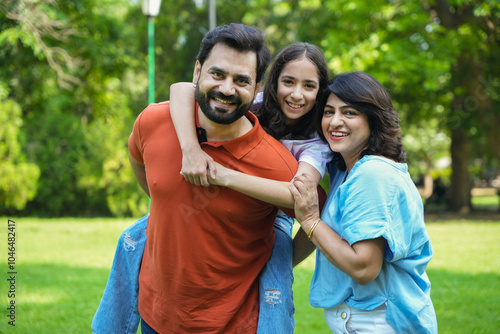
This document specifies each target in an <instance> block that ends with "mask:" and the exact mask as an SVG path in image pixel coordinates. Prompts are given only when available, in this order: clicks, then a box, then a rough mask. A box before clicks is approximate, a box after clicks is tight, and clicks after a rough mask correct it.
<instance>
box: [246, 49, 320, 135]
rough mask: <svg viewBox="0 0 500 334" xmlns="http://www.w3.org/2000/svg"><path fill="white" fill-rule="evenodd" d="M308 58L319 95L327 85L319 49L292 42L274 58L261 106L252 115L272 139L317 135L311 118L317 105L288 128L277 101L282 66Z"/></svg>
mask: <svg viewBox="0 0 500 334" xmlns="http://www.w3.org/2000/svg"><path fill="white" fill-rule="evenodd" d="M302 58H307V59H309V60H310V61H311V62H312V63H313V64H315V65H316V69H317V70H318V78H319V90H318V96H319V94H320V92H321V91H323V90H324V89H325V87H326V85H327V84H328V76H329V75H328V73H329V72H328V65H327V63H326V60H325V56H324V55H323V53H322V52H321V50H320V49H319V48H318V47H317V46H315V45H312V44H308V43H302V42H299V43H293V44H291V45H289V46H287V47H285V48H284V49H283V50H282V51H281V52H280V53H279V54H278V55H277V56H276V58H275V59H274V62H273V64H272V65H271V70H270V71H269V74H268V78H267V80H266V83H265V84H264V90H263V103H262V105H261V106H260V108H259V109H257V110H256V111H255V114H256V115H257V117H258V118H259V121H260V123H261V125H262V127H263V128H264V130H266V132H267V133H269V134H270V135H271V136H273V137H274V138H276V139H278V140H280V139H309V138H311V137H312V136H313V135H314V133H315V132H316V128H315V124H314V115H315V113H316V109H317V104H315V105H314V107H313V108H312V109H311V110H310V111H309V112H308V113H307V114H305V115H304V116H302V118H301V119H300V122H298V123H297V125H296V126H294V127H291V128H289V127H287V120H286V116H285V114H284V113H283V111H282V110H281V107H280V105H279V102H278V80H279V77H280V75H281V72H282V71H283V69H284V68H285V66H286V65H287V64H288V63H290V62H292V61H295V60H300V59H302Z"/></svg>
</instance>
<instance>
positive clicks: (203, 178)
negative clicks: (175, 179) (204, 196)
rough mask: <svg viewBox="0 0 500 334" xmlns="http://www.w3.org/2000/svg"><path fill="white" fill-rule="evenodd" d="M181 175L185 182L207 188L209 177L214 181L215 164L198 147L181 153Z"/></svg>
mask: <svg viewBox="0 0 500 334" xmlns="http://www.w3.org/2000/svg"><path fill="white" fill-rule="evenodd" d="M181 174H182V176H184V179H186V181H188V182H191V183H192V184H194V185H197V186H199V185H202V186H204V187H208V186H209V185H210V182H209V177H210V178H211V179H215V177H216V169H215V162H214V159H212V157H211V156H209V155H208V154H206V153H205V152H204V151H203V150H202V149H201V148H200V147H199V146H195V147H193V148H192V149H191V150H189V151H187V150H186V151H183V152H182V169H181Z"/></svg>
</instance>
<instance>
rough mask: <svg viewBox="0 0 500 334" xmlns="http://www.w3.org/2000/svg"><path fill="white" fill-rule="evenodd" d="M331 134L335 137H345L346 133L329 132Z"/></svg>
mask: <svg viewBox="0 0 500 334" xmlns="http://www.w3.org/2000/svg"><path fill="white" fill-rule="evenodd" d="M331 134H332V136H335V137H346V136H347V135H348V134H347V133H345V132H331Z"/></svg>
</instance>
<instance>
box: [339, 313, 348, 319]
mask: <svg viewBox="0 0 500 334" xmlns="http://www.w3.org/2000/svg"><path fill="white" fill-rule="evenodd" d="M340 317H341V318H342V319H343V320H345V318H347V313H345V312H342V313H341V314H340Z"/></svg>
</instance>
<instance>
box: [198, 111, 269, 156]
mask: <svg viewBox="0 0 500 334" xmlns="http://www.w3.org/2000/svg"><path fill="white" fill-rule="evenodd" d="M198 107H199V105H198V102H197V103H196V105H195V119H196V133H197V134H198V141H200V137H203V134H204V133H205V129H203V128H202V127H201V126H200V123H199V121H198V112H197V111H198ZM243 117H247V118H248V119H249V120H250V122H252V124H253V127H252V130H250V131H248V132H247V133H245V134H244V135H243V136H241V137H238V138H235V139H233V140H228V141H201V142H200V145H208V146H213V147H220V146H222V147H224V148H225V149H226V151H228V152H229V153H230V154H231V155H233V156H234V157H235V158H236V159H238V160H239V159H241V158H243V157H244V156H245V155H246V154H247V153H248V152H250V151H251V150H253V149H254V147H255V146H257V144H259V142H260V141H261V140H262V139H263V138H264V136H265V134H266V132H265V131H264V129H262V127H261V126H260V123H259V119H258V118H257V116H255V115H254V114H253V113H252V112H251V111H248V112H247V113H246V114H245V116H243ZM204 139H205V140H206V136H205V138H204Z"/></svg>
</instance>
